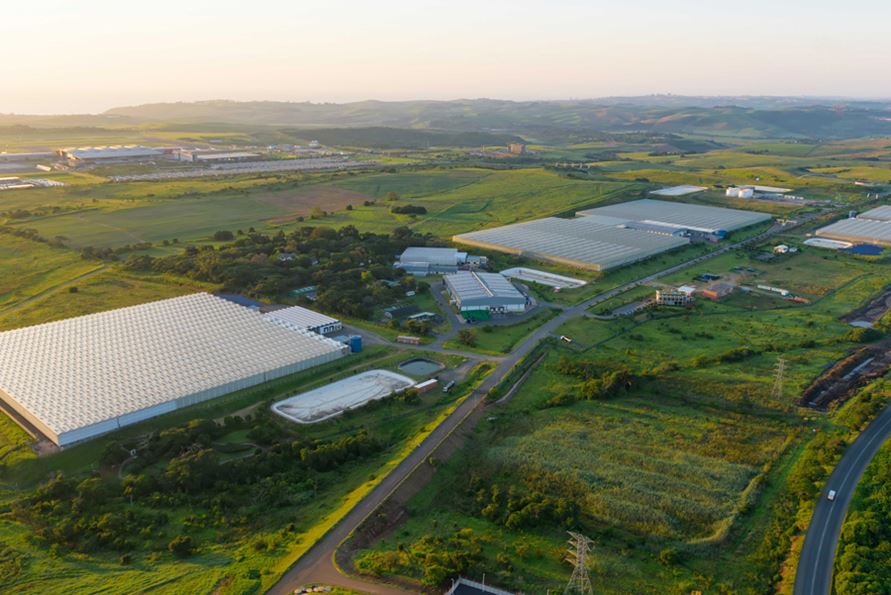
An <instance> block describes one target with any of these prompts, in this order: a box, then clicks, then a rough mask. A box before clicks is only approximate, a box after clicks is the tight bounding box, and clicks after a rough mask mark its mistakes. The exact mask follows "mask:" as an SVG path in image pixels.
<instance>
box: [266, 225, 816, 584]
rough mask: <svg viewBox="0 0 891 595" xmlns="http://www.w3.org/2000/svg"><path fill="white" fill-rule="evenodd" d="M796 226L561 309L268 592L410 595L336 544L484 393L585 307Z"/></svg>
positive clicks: (771, 231) (774, 229)
mask: <svg viewBox="0 0 891 595" xmlns="http://www.w3.org/2000/svg"><path fill="white" fill-rule="evenodd" d="M810 218H812V217H808V216H806V217H802V218H801V219H799V223H798V225H800V224H801V223H804V222H805V221H807V220H809V219H810ZM794 227H796V225H790V226H781V225H778V224H776V225H774V226H773V227H771V228H770V229H769V230H767V231H765V232H764V233H761V234H758V235H757V236H753V237H751V238H748V239H746V240H743V241H740V242H737V243H735V244H729V245H727V246H724V247H723V248H720V249H718V250H715V251H713V252H709V253H708V254H704V255H702V256H698V257H696V258H693V259H691V260H688V261H686V262H682V263H680V264H677V265H674V266H671V267H668V268H666V269H664V270H662V271H659V272H657V273H653V274H651V275H647V276H646V277H643V278H641V279H638V280H636V281H631V282H629V283H626V284H624V285H621V286H619V287H615V288H613V289H610V290H607V291H604V292H603V293H600V294H597V295H595V296H593V297H591V298H588V299H587V300H585V301H583V302H581V303H580V304H577V305H575V306H571V307H568V308H565V309H564V310H563V311H562V312H561V313H560V314H559V315H557V316H556V317H554V318H552V319H550V320H548V321H547V322H545V323H544V324H543V325H541V326H540V327H538V328H537V329H535V331H533V332H532V333H531V334H530V335H528V336H527V337H526V338H525V339H523V341H522V342H520V343H519V344H518V345H517V346H516V347H515V348H514V351H513V352H512V353H510V354H509V355H508V356H506V357H505V358H503V359H502V360H501V361H500V362H499V363H498V365H497V366H496V367H495V369H494V370H493V371H492V372H491V373H490V374H489V375H488V376H487V377H486V379H485V380H484V381H483V382H482V383H481V384H480V385H479V386H478V387H477V388H476V390H474V392H473V393H472V394H471V395H470V396H469V397H467V398H466V399H465V400H464V401H463V402H462V403H461V404H460V405H459V406H458V407H457V408H456V409H455V411H453V412H452V413H451V415H449V416H448V417H447V418H446V419H445V420H443V422H442V423H441V424H440V425H439V426H437V427H436V429H434V430H433V432H431V433H430V435H429V436H427V438H426V439H424V441H423V442H421V444H419V445H418V446H417V448H415V450H413V451H412V452H411V454H409V455H408V456H407V457H406V458H405V459H403V460H402V462H401V463H399V465H397V466H396V467H395V468H394V469H393V470H392V471H391V472H390V473H389V474H388V475H387V476H386V477H384V478H383V479H382V480H381V482H380V483H379V484H378V485H377V486H376V487H375V488H374V489H372V490H371V492H369V493H368V495H366V496H365V498H363V499H362V500H361V501H360V502H359V503H358V504H356V506H355V507H354V508H353V509H352V510H350V512H348V513H347V514H346V516H344V518H343V519H341V520H340V522H339V523H337V525H336V526H335V527H334V528H333V529H332V530H331V531H329V532H328V533H327V534H326V535H325V536H324V537H323V538H322V539H321V540H319V541H318V542H317V543H316V544H315V545H314V546H313V547H312V548H311V549H310V550H309V551H308V552H307V553H306V554H304V555H303V556H302V557H301V558H300V559H299V560H297V562H296V563H295V564H294V565H293V566H292V567H291V568H290V569H289V570H288V571H287V572H286V573H285V574H284V575H283V576H282V578H281V579H280V580H279V582H278V583H276V584H275V585H273V587H272V588H271V589H270V590H269V591H268V593H270V594H271V595H285V594H287V593H293V592H294V590H295V589H297V588H298V587H300V586H302V585H304V584H306V583H311V582H325V583H328V584H334V585H339V586H343V587H347V588H351V589H354V590H358V591H362V592H365V593H375V594H386V595H401V594H403V593H408V591H405V590H402V589H399V588H398V587H392V586H389V585H384V584H381V583H370V582H364V581H362V580H361V579H358V578H353V577H347V576H343V575H342V574H341V573H339V572H338V571H337V569H336V567H335V565H334V563H333V556H334V552H335V551H336V550H337V548H338V547H340V544H341V543H343V542H344V540H345V539H346V538H347V537H348V536H349V535H350V533H352V532H353V531H354V530H355V529H356V528H358V527H359V526H360V525H361V524H362V522H363V521H364V520H365V519H366V518H367V517H368V516H369V515H371V514H372V513H373V512H374V511H375V510H377V508H378V507H379V506H380V505H381V504H383V503H384V502H385V501H386V500H387V498H389V496H390V494H392V493H393V492H394V491H395V490H396V488H398V487H399V486H400V485H401V484H402V482H403V481H404V480H405V479H407V478H408V477H409V476H410V475H411V474H412V472H413V471H414V470H415V469H416V468H417V467H419V466H420V465H421V464H422V463H423V462H424V461H425V460H426V459H427V457H429V456H430V455H431V454H432V453H433V452H434V451H435V450H436V448H437V447H438V446H439V445H440V444H441V443H442V442H443V441H444V440H445V439H446V438H448V437H449V436H450V435H451V434H452V433H453V432H454V431H455V430H456V429H457V428H459V427H460V426H461V425H462V424H463V423H464V422H465V420H466V419H467V418H468V417H469V416H470V414H471V413H472V412H473V411H474V410H475V409H476V408H477V407H480V406H482V405H483V403H484V402H485V396H486V393H488V392H489V390H491V389H492V388H494V387H495V386H497V385H498V383H500V382H501V381H502V380H503V379H504V378H505V377H506V376H507V374H508V373H509V372H510V371H511V370H512V369H513V367H514V366H515V365H516V364H517V363H518V362H519V361H520V360H521V359H523V358H524V357H525V356H526V355H527V354H528V353H529V352H530V351H532V349H533V348H534V347H535V346H536V345H537V344H538V343H539V341H541V340H542V339H544V338H545V337H548V336H550V335H551V334H552V333H554V331H556V330H557V329H558V328H559V327H560V326H561V325H562V324H563V323H565V322H566V321H568V320H570V319H571V318H575V317H577V316H583V315H584V314H585V313H586V311H587V310H588V308H591V307H592V306H595V305H597V304H599V303H601V302H603V301H605V300H608V299H610V298H612V297H615V296H617V295H619V294H621V293H624V292H626V291H628V290H629V289H633V288H635V287H639V286H640V285H643V284H646V283H650V282H652V281H655V280H656V279H659V278H660V277H664V276H666V275H671V274H673V273H676V272H678V271H682V270H684V269H686V268H689V267H691V266H694V265H696V264H699V263H701V262H705V261H706V260H709V259H712V258H715V257H716V256H720V255H721V254H726V253H727V252H731V251H733V250H736V249H738V248H741V247H743V246H746V245H749V244H752V243H756V242H760V241H762V240H765V239H767V238H768V237H770V236H772V235H775V234H777V233H780V232H784V231H788V230H789V229H793V228H794ZM454 328H455V327H454V326H453V329H454ZM422 349H423V347H422Z"/></svg>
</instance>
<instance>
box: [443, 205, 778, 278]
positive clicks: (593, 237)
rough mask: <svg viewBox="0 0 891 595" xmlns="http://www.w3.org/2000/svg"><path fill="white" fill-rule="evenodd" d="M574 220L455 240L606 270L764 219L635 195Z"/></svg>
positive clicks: (519, 225) (582, 213) (759, 215)
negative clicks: (637, 198)
mask: <svg viewBox="0 0 891 595" xmlns="http://www.w3.org/2000/svg"><path fill="white" fill-rule="evenodd" d="M576 215H577V217H576V218H575V219H563V218H558V217H547V218H545V219H536V220H533V221H527V222H525V223H515V224H513V225H505V226H502V227H495V228H492V229H484V230H482V231H473V232H469V233H464V234H460V235H457V236H455V237H454V238H452V239H453V240H454V241H455V242H457V243H460V244H466V245H469V246H476V247H479V248H487V249H491V250H498V251H500V252H506V253H508V254H515V255H517V256H523V257H528V258H535V259H538V260H545V261H550V262H555V263H559V264H563V265H568V266H573V267H579V268H586V269H592V270H595V271H606V270H609V269H612V268H616V267H620V266H625V265H628V264H632V263H634V262H638V261H641V260H644V259H647V258H650V257H652V256H655V255H657V254H661V253H663V252H667V251H669V250H673V249H675V248H679V247H682V246H685V245H687V244H689V243H690V241H691V240H690V237H692V236H697V239H700V238H701V236H705V237H706V239H708V241H717V240H719V239H720V238H723V237H724V235H725V233H726V232H727V231H733V230H736V229H741V228H743V227H748V226H750V225H755V224H757V223H760V222H763V221H769V220H770V219H771V216H770V215H769V214H767V213H760V212H757V211H743V210H739V209H724V208H720V207H709V206H702V205H693V204H686V203H679V202H669V201H662V200H652V199H644V200H635V201H631V202H626V203H620V204H615V205H610V206H606V207H600V208H596V209H588V210H584V211H579V212H578V213H576Z"/></svg>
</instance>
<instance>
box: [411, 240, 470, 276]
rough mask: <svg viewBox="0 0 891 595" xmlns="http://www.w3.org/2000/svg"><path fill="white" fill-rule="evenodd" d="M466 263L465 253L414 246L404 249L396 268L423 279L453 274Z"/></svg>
mask: <svg viewBox="0 0 891 595" xmlns="http://www.w3.org/2000/svg"><path fill="white" fill-rule="evenodd" d="M466 261H467V253H466V252H459V251H458V250H456V249H455V248H428V247H426V246H414V247H411V248H406V249H405V251H404V252H403V253H402V255H401V256H400V257H399V262H398V263H396V266H398V267H399V268H401V269H403V270H404V271H405V272H406V273H409V274H411V275H415V276H416V277H423V276H425V275H439V274H447V273H455V272H457V271H458V267H459V266H461V265H462V264H464V263H465V262H466Z"/></svg>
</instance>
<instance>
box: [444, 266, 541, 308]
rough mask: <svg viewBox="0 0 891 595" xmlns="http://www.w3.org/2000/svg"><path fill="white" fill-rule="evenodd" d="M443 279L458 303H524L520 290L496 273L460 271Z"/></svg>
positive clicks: (524, 299)
mask: <svg viewBox="0 0 891 595" xmlns="http://www.w3.org/2000/svg"><path fill="white" fill-rule="evenodd" d="M444 279H445V281H446V283H448V285H449V287H450V288H451V289H452V291H453V292H454V293H455V294H456V295H455V297H456V298H458V299H459V300H460V301H465V300H473V299H490V298H497V299H507V300H522V302H523V303H525V302H526V298H525V297H524V296H523V294H522V293H520V290H518V289H517V288H516V287H514V285H513V283H511V282H510V281H508V280H507V278H505V277H504V275H499V274H498V273H479V272H477V271H460V272H458V273H454V274H452V275H446V276H445V277H444Z"/></svg>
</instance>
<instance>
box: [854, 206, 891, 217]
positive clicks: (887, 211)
mask: <svg viewBox="0 0 891 595" xmlns="http://www.w3.org/2000/svg"><path fill="white" fill-rule="evenodd" d="M857 217H858V218H860V219H873V220H875V221H891V205H882V206H880V207H876V208H874V209H870V210H868V211H866V212H865V213H860V214H859V215H857Z"/></svg>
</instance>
